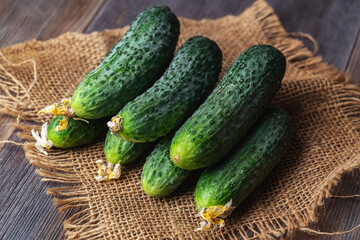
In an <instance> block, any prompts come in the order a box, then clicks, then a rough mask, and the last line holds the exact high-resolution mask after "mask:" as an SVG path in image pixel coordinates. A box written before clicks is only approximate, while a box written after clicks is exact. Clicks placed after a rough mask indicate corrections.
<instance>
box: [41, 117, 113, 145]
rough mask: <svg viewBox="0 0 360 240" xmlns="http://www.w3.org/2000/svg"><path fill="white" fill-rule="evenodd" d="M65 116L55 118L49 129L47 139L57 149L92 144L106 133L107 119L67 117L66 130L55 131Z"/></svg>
mask: <svg viewBox="0 0 360 240" xmlns="http://www.w3.org/2000/svg"><path fill="white" fill-rule="evenodd" d="M63 118H65V116H64V117H63V116H57V117H54V118H53V119H52V120H51V121H50V123H49V126H48V128H47V137H48V139H49V140H50V141H51V142H52V143H53V144H54V146H55V147H57V148H72V147H78V146H82V145H85V144H88V143H90V142H92V141H93V140H94V139H95V138H96V137H98V136H100V135H101V134H102V133H105V132H106V121H107V120H108V119H107V118H106V119H96V120H89V121H88V122H89V123H86V122H84V121H82V120H74V119H73V118H72V117H66V118H67V121H68V125H67V127H66V128H65V129H64V130H58V131H55V129H56V127H57V126H58V125H59V123H60V121H61V120H63Z"/></svg>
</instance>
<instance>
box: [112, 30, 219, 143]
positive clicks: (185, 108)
mask: <svg viewBox="0 0 360 240" xmlns="http://www.w3.org/2000/svg"><path fill="white" fill-rule="evenodd" d="M221 60H222V53H221V50H220V49H219V47H218V46H217V44H216V43H215V42H214V41H212V40H210V39H208V38H205V37H201V36H196V37H193V38H190V39H189V40H187V41H186V42H185V43H184V44H183V45H182V46H181V47H180V48H179V50H178V51H177V52H176V54H175V56H174V59H173V60H172V62H171V63H170V66H169V68H168V69H167V70H166V72H165V73H164V75H163V76H162V77H161V78H160V79H159V80H158V81H156V82H155V84H154V86H152V87H151V88H149V89H148V90H146V91H145V92H144V93H143V94H142V95H140V96H138V97H137V98H135V100H133V101H131V102H129V103H127V104H126V105H125V107H124V108H123V109H121V110H120V112H119V113H118V116H120V117H121V119H122V120H121V129H120V130H119V131H117V132H116V134H118V136H120V137H121V138H123V139H124V140H126V141H129V142H153V141H155V140H156V139H157V138H159V137H162V136H165V135H166V134H168V133H169V132H170V131H171V130H172V129H174V128H176V127H177V126H179V124H181V123H182V122H183V121H184V120H185V119H186V118H187V117H189V116H190V115H191V113H192V112H193V111H195V109H196V108H197V107H198V106H199V105H200V104H201V103H202V102H203V101H204V99H205V98H206V96H207V94H208V93H209V92H210V91H211V89H212V88H213V87H214V85H215V83H216V81H217V79H218V77H219V73H220V70H221Z"/></svg>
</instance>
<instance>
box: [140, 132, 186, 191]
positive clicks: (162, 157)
mask: <svg viewBox="0 0 360 240" xmlns="http://www.w3.org/2000/svg"><path fill="white" fill-rule="evenodd" d="M172 136H173V134H172V135H171V136H165V137H164V138H162V139H161V140H160V142H159V143H158V144H157V145H156V147H155V149H154V150H153V152H152V153H151V154H150V155H149V156H148V157H147V159H146V163H145V164H144V168H143V172H142V174H141V185H142V188H143V189H144V191H145V192H146V193H147V194H149V195H150V196H152V197H164V196H167V195H169V194H170V193H172V192H173V191H174V190H175V189H176V188H177V187H178V186H179V185H180V184H181V183H182V182H183V181H184V180H185V179H186V177H187V176H188V175H189V172H190V171H188V170H185V169H182V168H178V167H176V166H175V165H174V164H173V163H172V161H171V159H170V157H169V151H170V144H171V137H172Z"/></svg>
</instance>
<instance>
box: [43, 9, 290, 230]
mask: <svg viewBox="0 0 360 240" xmlns="http://www.w3.org/2000/svg"><path fill="white" fill-rule="evenodd" d="M179 29H180V26H179V21H178V19H177V17H176V16H175V15H174V14H173V13H172V12H171V10H170V9H169V8H168V7H165V6H160V7H151V8H148V9H146V10H144V11H143V12H142V13H141V14H140V15H138V16H137V18H136V19H135V20H134V21H133V23H132V24H131V26H130V28H129V30H128V31H127V32H126V34H125V35H124V36H123V37H122V38H121V40H120V41H119V42H118V43H116V44H115V45H114V46H113V47H112V49H111V50H110V51H109V52H108V53H107V55H106V56H105V58H104V59H103V61H102V62H101V63H100V64H99V66H97V67H96V68H95V69H94V70H93V71H91V72H90V73H88V74H87V75H86V77H85V78H84V79H83V80H82V81H81V83H80V84H79V86H78V87H77V88H76V90H75V92H74V94H73V96H72V99H71V103H70V106H71V108H72V110H73V111H74V112H75V114H76V117H70V116H57V117H55V118H54V119H53V120H52V121H51V122H50V124H49V127H48V131H47V136H48V139H49V140H50V141H52V143H53V145H54V146H55V147H58V148H70V147H76V146H81V145H84V144H88V143H90V142H92V141H93V140H94V139H96V138H97V137H98V136H99V135H100V134H104V132H105V131H108V133H107V135H106V140H105V145H104V153H105V157H106V160H107V162H108V163H109V164H110V165H116V164H119V165H122V166H123V165H126V164H129V163H132V162H134V161H136V160H137V159H139V158H140V156H144V155H145V154H148V156H147V158H146V163H145V164H144V167H143V172H142V175H141V185H142V187H143V189H144V191H145V192H146V193H147V194H149V195H151V196H153V197H163V196H166V195H169V194H170V193H172V192H173V191H174V190H175V189H176V188H177V187H178V186H179V185H180V184H181V183H182V182H183V181H184V180H185V179H186V177H188V176H189V173H190V171H191V170H195V169H200V168H204V169H205V170H204V172H203V173H202V175H201V177H200V179H199V181H198V183H197V185H196V188H195V204H196V206H197V208H198V209H199V210H200V212H201V213H202V216H203V218H204V219H205V220H206V221H207V222H206V224H202V229H204V230H206V229H210V227H211V226H212V225H220V224H218V223H219V222H220V221H215V220H214V217H207V216H208V214H206V213H209V211H210V212H211V211H213V210H214V211H215V210H216V209H217V210H219V209H220V210H221V211H220V212H221V213H222V215H221V214H218V215H217V216H215V217H216V218H219V219H222V218H224V217H226V216H225V215H228V214H226V211H227V210H229V209H230V208H231V209H233V207H235V206H237V205H239V204H240V203H241V202H242V201H243V200H244V199H245V198H246V197H247V196H248V195H249V194H250V193H251V192H252V191H253V190H254V188H255V187H256V186H258V185H259V183H261V182H262V181H263V180H264V178H265V177H266V176H267V175H268V174H270V172H271V171H272V169H273V168H274V166H275V165H276V164H277V163H278V162H279V160H280V159H281V158H282V157H283V156H284V154H285V152H286V150H287V148H288V147H289V144H290V142H291V135H292V129H291V121H290V118H289V116H288V114H287V113H286V112H285V111H284V110H282V109H279V108H268V105H269V104H270V103H271V101H272V99H273V98H274V96H275V94H276V93H277V91H278V90H279V89H280V86H281V81H282V79H283V76H284V74H285V69H286V60H285V57H284V55H283V54H282V53H281V52H280V51H279V50H278V49H276V48H274V47H272V46H269V45H255V46H252V47H250V48H249V49H247V50H246V51H244V52H243V53H241V54H240V55H239V57H238V58H237V59H236V60H235V61H234V62H233V63H232V65H231V66H230V67H229V69H228V70H227V72H226V74H225V76H224V77H223V78H222V79H221V80H220V81H219V82H218V84H217V85H216V82H217V81H218V78H219V74H220V71H221V67H222V66H221V64H222V53H221V50H220V48H219V47H218V45H217V44H216V43H215V42H214V41H212V40H210V39H208V38H206V37H202V36H194V37H192V38H190V39H188V40H187V41H186V42H185V43H184V44H182V46H180V48H179V49H178V50H177V51H176V53H175V54H174V55H173V53H174V50H175V47H176V44H177V41H178V37H179ZM64 117H66V118H67V121H68V125H67V127H66V128H65V129H64V130H58V129H56V127H57V125H58V124H59V121H61V119H62V118H64ZM111 117H112V118H111ZM78 118H79V119H80V118H81V120H79V119H78ZM110 118H111V120H110ZM106 124H107V125H108V126H107V125H106ZM108 127H109V128H108ZM100 180H109V178H102V179H100ZM229 203H230V204H229ZM212 209H213V210H212ZM205 225H206V226H205Z"/></svg>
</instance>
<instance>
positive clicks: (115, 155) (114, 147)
mask: <svg viewBox="0 0 360 240" xmlns="http://www.w3.org/2000/svg"><path fill="white" fill-rule="evenodd" d="M152 146H153V143H132V142H127V141H124V140H119V139H118V137H116V136H115V135H114V134H111V132H110V131H108V133H107V135H106V138H105V145H104V152H105V157H106V160H107V161H108V162H111V163H112V164H114V165H115V164H117V163H120V165H121V166H124V165H127V164H129V163H132V162H134V161H135V160H136V159H138V158H139V157H140V156H141V155H143V154H144V153H146V152H147V151H148V150H150V149H151V147H152Z"/></svg>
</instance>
